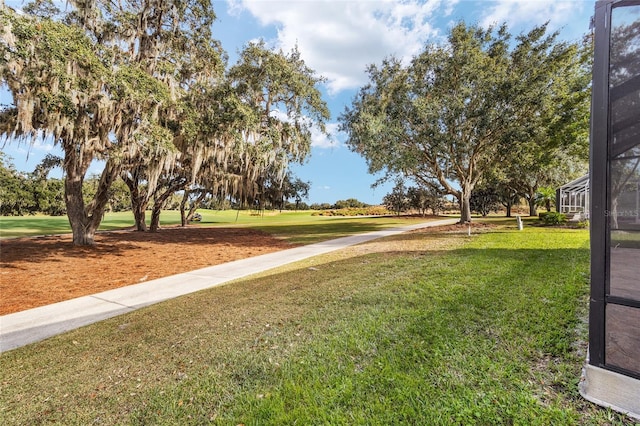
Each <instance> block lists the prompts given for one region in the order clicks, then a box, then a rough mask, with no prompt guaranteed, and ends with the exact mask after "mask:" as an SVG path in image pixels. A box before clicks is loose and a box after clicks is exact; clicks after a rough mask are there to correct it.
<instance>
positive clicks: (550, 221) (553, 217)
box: [539, 212, 567, 225]
mask: <svg viewBox="0 0 640 426" xmlns="http://www.w3.org/2000/svg"><path fill="white" fill-rule="evenodd" d="M539 217H540V220H542V223H544V224H545V225H562V224H564V223H567V216H566V215H564V214H563V213H558V212H545V213H540V215H539Z"/></svg>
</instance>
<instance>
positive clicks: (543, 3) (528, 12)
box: [480, 0, 593, 37]
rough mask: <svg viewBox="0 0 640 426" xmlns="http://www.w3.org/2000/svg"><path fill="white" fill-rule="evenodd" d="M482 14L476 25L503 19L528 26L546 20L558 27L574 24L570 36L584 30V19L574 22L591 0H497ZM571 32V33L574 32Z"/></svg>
mask: <svg viewBox="0 0 640 426" xmlns="http://www.w3.org/2000/svg"><path fill="white" fill-rule="evenodd" d="M490 4H491V7H488V8H487V9H486V12H485V13H483V14H482V19H481V21H480V25H482V26H485V27H487V26H489V25H495V24H501V23H503V22H506V23H507V24H508V25H509V27H510V28H514V29H515V28H520V27H524V29H525V30H529V29H531V28H532V27H533V26H534V25H540V24H543V23H545V22H547V21H549V27H550V29H554V30H557V29H561V28H563V27H566V26H571V25H572V24H574V25H575V26H576V28H575V31H570V33H571V36H572V37H580V36H581V35H582V34H584V33H586V32H587V31H588V29H589V28H588V22H587V23H585V22H580V21H579V22H575V17H576V16H578V15H580V14H582V12H583V11H584V9H585V7H591V8H593V2H588V1H584V0H497V1H492V2H491V3H490ZM574 33H575V34H574Z"/></svg>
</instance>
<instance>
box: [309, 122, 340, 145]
mask: <svg viewBox="0 0 640 426" xmlns="http://www.w3.org/2000/svg"><path fill="white" fill-rule="evenodd" d="M338 127H339V124H338V123H329V124H327V133H329V135H328V136H327V135H326V134H324V133H323V132H321V131H320V129H318V128H317V127H315V126H314V127H313V128H312V129H311V146H313V147H316V148H337V147H339V146H340V142H339V141H338V139H337V136H338V135H342V132H340V131H338Z"/></svg>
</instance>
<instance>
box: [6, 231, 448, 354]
mask: <svg viewBox="0 0 640 426" xmlns="http://www.w3.org/2000/svg"><path fill="white" fill-rule="evenodd" d="M457 221H458V219H444V220H437V221H430V222H423V223H418V224H413V225H407V226H401V227H397V228H391V229H385V230H380V231H374V232H369V233H366V234H358V235H352V236H349V237H343V238H337V239H334V240H329V241H323V242H320V243H316V244H309V245H306V246H301V247H296V248H292V249H287V250H282V251H278V252H274V253H269V254H264V255H261V256H255V257H250V258H247V259H242V260H236V261H234V262H229V263H224V264H222V265H216V266H210V267H207V268H203V269H198V270H195V271H191V272H186V273H183V274H178V275H173V276H169V277H165V278H159V279H157V280H152V281H147V282H144V283H141V284H135V285H130V286H126V287H121V288H117V289H114V290H108V291H105V292H102V293H97V294H94V295H91V296H83V297H78V298H76V299H71V300H67V301H64V302H59V303H54V304H52V305H47V306H42V307H39V308H34V309H29V310H26V311H22V312H16V313H14V314H8V315H4V316H0V352H5V351H8V350H11V349H15V348H18V347H20V346H24V345H27V344H29V343H34V342H38V341H40V340H44V339H46V338H48V337H52V336H55V335H57V334H61V333H64V332H66V331H69V330H73V329H76V328H79V327H82V326H85V325H89V324H92V323H95V322H98V321H101V320H104V319H107V318H111V317H115V316H117V315H121V314H124V313H127V312H131V311H134V310H136V309H140V308H142V307H145V306H149V305H152V304H155V303H158V302H162V301H165V300H168V299H172V298H175V297H178V296H182V295H185V294H189V293H193V292H196V291H200V290H204V289H207V288H211V287H215V286H218V285H220V284H224V283H226V282H229V281H232V280H235V279H238V278H242V277H246V276H248V275H251V274H255V273H258V272H262V271H265V270H268V269H272V268H276V267H278V266H282V265H285V264H288V263H292V262H297V261H299V260H303V259H307V258H309V257H313V256H317V255H320V254H324V253H328V252H331V251H334V250H339V249H341V248H344V247H348V246H352V245H355V244H360V243H363V242H366V241H370V240H373V239H376V238H381V237H386V236H390V235H395V234H399V233H402V232H406V231H411V230H414V229H420V228H427V227H432V226H439V225H450V224H453V223H456V222H457Z"/></svg>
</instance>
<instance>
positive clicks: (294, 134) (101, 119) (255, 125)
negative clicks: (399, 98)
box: [0, 0, 329, 245]
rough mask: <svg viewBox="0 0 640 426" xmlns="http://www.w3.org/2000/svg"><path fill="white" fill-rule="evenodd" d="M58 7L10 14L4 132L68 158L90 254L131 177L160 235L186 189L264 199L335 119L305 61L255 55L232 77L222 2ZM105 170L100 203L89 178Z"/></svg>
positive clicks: (6, 13) (2, 51)
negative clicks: (163, 217) (93, 170)
mask: <svg viewBox="0 0 640 426" xmlns="http://www.w3.org/2000/svg"><path fill="white" fill-rule="evenodd" d="M69 3H70V5H71V6H70V8H69V11H68V12H65V13H64V14H63V13H61V12H60V11H59V10H57V9H56V8H55V6H54V4H53V3H52V2H51V1H48V0H37V1H35V2H33V3H32V4H30V5H28V6H27V7H25V10H26V11H28V12H29V14H27V15H23V14H17V13H15V12H14V11H13V10H12V9H10V8H8V7H6V6H4V5H2V6H1V7H0V23H1V24H2V31H1V32H0V77H1V81H2V84H3V85H6V87H7V88H8V89H9V91H10V92H11V94H12V96H13V100H14V102H13V105H11V106H10V107H9V108H7V109H5V110H3V111H0V134H1V135H4V136H5V137H8V138H11V139H15V140H34V139H35V138H37V137H51V138H52V139H53V140H54V142H55V143H56V144H58V145H59V146H60V147H61V148H62V150H63V152H64V159H63V162H62V166H63V170H64V188H65V204H66V210H67V214H68V216H69V221H70V223H71V227H72V230H73V241H74V244H77V245H86V244H93V236H94V233H95V231H96V230H97V228H98V226H99V224H100V220H101V218H102V214H103V212H104V209H105V206H106V205H107V202H108V198H109V197H108V194H109V188H110V187H111V186H112V184H113V182H114V181H115V180H116V178H117V177H118V176H122V178H123V179H124V181H125V182H126V183H127V186H128V187H129V189H130V193H131V203H132V207H133V210H134V215H135V217H136V223H137V226H138V229H140V230H146V224H145V223H144V210H146V208H147V206H148V204H149V203H150V202H151V200H152V199H153V200H154V201H153V215H152V224H151V229H152V230H153V229H157V226H158V224H159V213H160V209H161V208H162V206H163V205H164V202H165V200H167V199H168V198H169V197H170V196H171V195H172V194H173V193H175V192H176V191H179V190H185V191H187V190H189V189H193V188H199V189H200V190H201V191H208V192H209V193H211V194H214V195H226V194H233V195H235V196H237V197H239V198H246V197H250V196H251V197H252V196H255V194H256V192H257V191H258V188H259V187H260V185H259V184H258V182H257V179H258V177H259V176H263V175H265V174H267V173H271V174H272V175H273V176H275V177H276V178H277V180H278V181H279V184H281V183H282V181H283V180H284V178H285V176H286V170H287V165H288V164H289V162H290V161H303V160H304V158H306V156H307V155H308V153H309V147H310V137H311V136H310V135H311V132H310V129H311V127H312V126H318V127H319V128H320V129H323V130H324V123H325V121H326V119H328V117H329V114H328V109H327V107H326V105H325V103H324V101H323V100H322V99H321V96H320V92H319V90H318V89H317V87H316V85H317V84H318V83H319V82H321V81H322V80H321V79H320V78H318V77H316V76H315V75H314V72H313V70H311V69H310V68H308V67H307V66H306V65H305V64H304V61H303V60H302V59H301V57H300V54H299V52H297V50H294V51H293V52H291V53H290V54H285V53H283V52H273V51H270V50H268V49H266V48H265V47H264V45H263V44H261V43H252V44H250V45H248V46H247V47H246V48H245V50H244V51H243V53H242V54H241V59H240V61H239V63H238V64H237V65H235V66H234V67H232V68H231V69H230V70H228V72H227V70H226V54H225V52H224V51H223V49H222V47H221V46H220V43H219V42H218V41H217V40H215V39H214V38H213V34H212V33H211V24H212V23H213V22H214V20H215V13H214V11H213V8H212V3H211V2H210V1H209V0H187V1H182V0H169V1H158V0H135V1H134V0H131V1H123V2H112V1H108V0H89V1H85V0H82V1H79V0H78V1H71V2H69ZM96 159H98V160H102V161H103V162H104V169H103V172H102V175H101V177H100V180H99V184H98V185H97V187H96V188H95V191H94V192H93V197H92V198H91V199H90V200H86V199H85V197H84V196H83V193H82V187H83V181H84V179H85V177H86V174H87V171H88V168H89V166H90V165H91V164H92V162H93V161H94V160H96Z"/></svg>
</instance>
